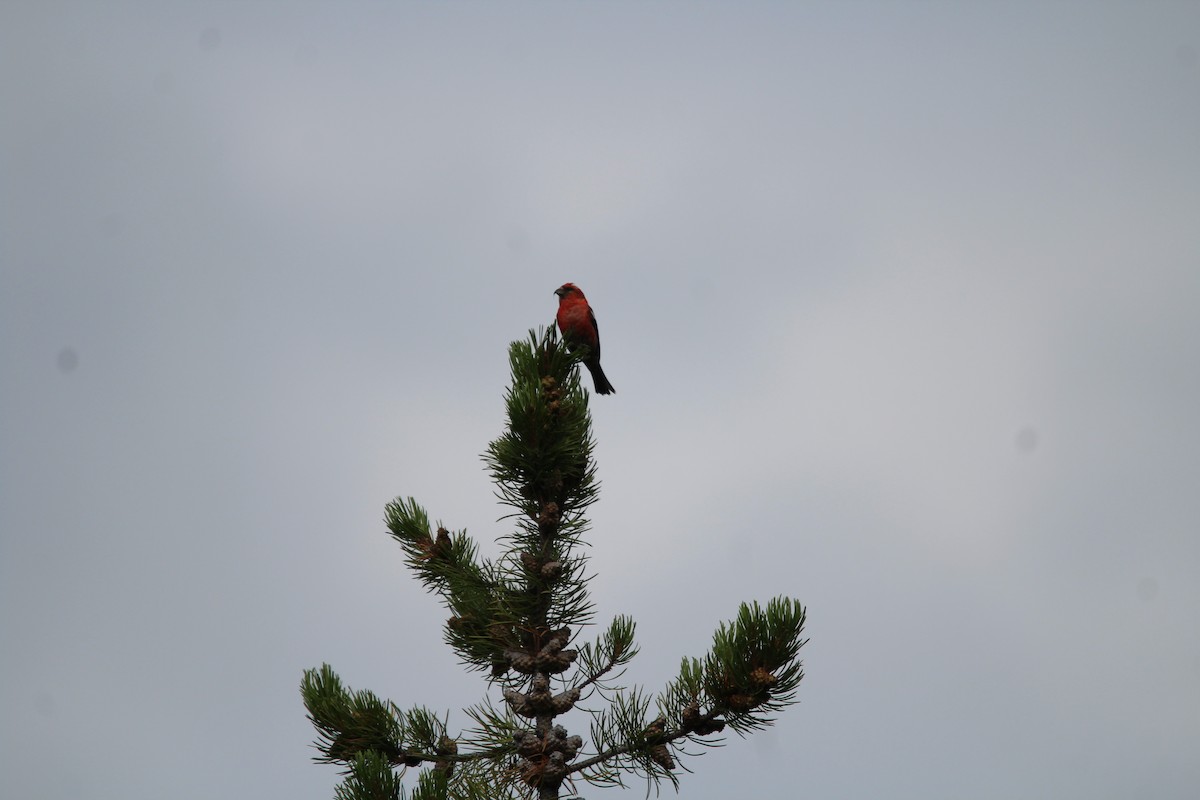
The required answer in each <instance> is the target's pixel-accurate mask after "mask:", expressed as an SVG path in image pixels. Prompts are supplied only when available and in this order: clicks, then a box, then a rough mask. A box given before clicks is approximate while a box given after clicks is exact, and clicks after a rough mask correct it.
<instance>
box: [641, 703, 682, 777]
mask: <svg viewBox="0 0 1200 800" xmlns="http://www.w3.org/2000/svg"><path fill="white" fill-rule="evenodd" d="M666 730H667V718H666V717H662V716H660V717H659V718H658V719H656V720H654V721H653V722H651V723H650V724H649V725H647V726H646V730H644V731H642V735H644V736H645V737H646V741H647V742H648V743H649V744H650V749H649V750H648V751H647V752H648V753H649V754H650V759H651V760H652V761H653V762H654V763H655V764H658V765H659V766H660V767H662V768H663V769H666V770H672V769H675V759H674V758H673V757H672V756H671V749H670V748H669V747H667V743H666V742H664V741H662V735H663V734H664V733H665V732H666Z"/></svg>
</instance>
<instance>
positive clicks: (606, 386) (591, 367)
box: [586, 362, 617, 394]
mask: <svg viewBox="0 0 1200 800" xmlns="http://www.w3.org/2000/svg"><path fill="white" fill-rule="evenodd" d="M586 366H587V368H588V372H590V373H592V383H594V384H595V385H596V394H616V393H617V390H616V389H614V388H613V385H612V384H611V383H609V382H608V378H606V377H605V376H604V370H602V369H601V368H600V362H596V363H595V364H590V363H589V364H586Z"/></svg>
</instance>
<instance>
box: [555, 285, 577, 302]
mask: <svg viewBox="0 0 1200 800" xmlns="http://www.w3.org/2000/svg"><path fill="white" fill-rule="evenodd" d="M554 293H555V294H556V295H558V297H559V299H563V298H566V297H569V296H572V295H575V296H578V297H583V292H581V291H579V287H578V286H576V285H575V284H573V283H564V284H563V285H562V286H560V287H558V288H557V289H555V290H554Z"/></svg>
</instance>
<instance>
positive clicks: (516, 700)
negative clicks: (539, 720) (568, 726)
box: [504, 675, 579, 718]
mask: <svg viewBox="0 0 1200 800" xmlns="http://www.w3.org/2000/svg"><path fill="white" fill-rule="evenodd" d="M504 699H505V700H506V701H507V702H508V707H509V708H511V709H512V710H513V713H514V714H519V715H520V716H522V717H529V718H533V717H537V716H540V715H544V714H552V715H555V716H557V715H559V714H565V713H566V712H568V711H570V710H571V709H572V708H573V707H574V706H575V703H576V702H577V701H578V700H579V687H578V686H576V687H575V688H573V689H568V690H567V691H565V692H560V693H559V694H551V693H550V679H549V678H547V677H546V676H545V675H535V676H534V678H533V681H532V686H531V688H530V690H529V691H528V692H518V691H516V690H515V689H505V690H504Z"/></svg>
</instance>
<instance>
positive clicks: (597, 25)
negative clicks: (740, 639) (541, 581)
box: [0, 0, 1200, 800]
mask: <svg viewBox="0 0 1200 800" xmlns="http://www.w3.org/2000/svg"><path fill="white" fill-rule="evenodd" d="M0 107H2V108H3V112H2V114H0V642H2V645H0V647H2V656H0V658H2V663H3V681H0V775H2V776H3V777H2V778H0V783H2V784H3V794H4V796H5V797H10V798H14V799H17V798H20V799H21V800H24V798H30V799H33V798H37V799H38V800H105V799H107V798H122V800H159V799H160V798H172V800H177V799H178V800H191V799H192V798H195V799H196V800H202V799H203V800H208V798H214V797H288V798H295V799H296V800H327V798H331V797H332V790H333V786H334V784H335V783H336V782H337V780H338V775H337V771H336V769H335V768H333V767H328V766H318V765H314V764H312V763H311V761H310V759H311V756H312V755H313V752H314V751H313V750H312V749H311V748H310V747H309V743H310V742H311V741H312V739H313V731H312V728H311V726H310V725H309V723H308V722H307V721H306V719H305V717H304V710H303V707H302V705H301V703H300V698H299V693H298V689H297V686H298V683H299V679H300V675H301V672H302V670H303V669H304V668H307V667H313V666H317V665H319V664H321V663H322V662H326V661H327V662H329V663H330V664H332V665H333V666H334V668H335V669H336V670H337V671H338V672H339V673H340V674H341V675H342V677H343V678H344V679H345V680H346V681H347V682H348V683H349V684H350V685H351V686H353V687H355V688H370V689H373V690H374V691H376V692H378V693H380V694H381V695H384V696H387V697H390V698H392V699H393V700H395V701H396V702H398V703H400V704H401V705H409V704H413V703H422V704H425V705H427V706H429V707H431V708H433V709H437V710H454V709H458V708H460V707H461V706H463V705H466V704H469V703H472V702H475V701H476V700H478V699H479V698H480V696H481V693H482V692H483V690H484V685H483V684H482V682H481V681H480V680H479V679H478V677H477V676H473V675H466V674H464V673H462V672H461V671H460V670H459V669H458V667H457V665H456V661H455V658H454V655H453V654H452V653H451V652H450V651H449V650H448V649H447V648H446V647H445V646H444V645H443V644H442V642H441V632H440V631H441V625H442V623H443V622H444V618H445V614H444V612H443V611H442V610H441V608H440V607H439V606H438V604H437V602H436V601H435V599H434V598H432V597H431V596H429V595H426V594H425V593H423V592H422V590H421V588H420V587H419V585H418V584H417V583H416V582H415V581H414V580H413V579H411V577H410V576H409V575H408V574H407V573H406V572H405V571H404V569H403V567H402V564H401V561H402V559H401V553H400V550H399V547H398V546H397V545H396V544H395V543H394V542H393V541H391V540H390V539H389V538H388V537H387V536H386V535H385V534H384V528H383V525H382V522H381V519H382V514H383V506H384V504H385V503H386V502H387V501H389V500H390V499H392V498H393V497H395V496H397V495H412V496H414V497H416V498H417V499H418V500H419V501H420V502H421V503H422V504H424V505H425V506H426V508H428V509H429V511H430V513H431V514H432V515H433V516H434V517H435V518H440V519H441V520H443V521H444V522H445V523H446V524H447V525H448V526H450V527H454V528H462V527H466V528H467V529H468V530H469V531H470V532H471V533H472V534H473V535H475V536H477V537H478V538H479V539H480V540H481V541H483V542H484V549H485V552H487V553H493V554H494V553H495V552H497V550H496V548H495V547H494V545H493V544H492V540H493V539H494V538H495V537H496V536H498V535H500V534H501V533H503V532H504V530H505V526H504V524H503V523H501V522H497V518H498V517H500V516H501V514H503V513H504V510H503V509H502V508H501V507H499V506H498V505H497V504H496V503H495V500H494V498H493V496H492V493H491V486H490V484H489V482H488V479H487V476H486V474H485V473H484V470H483V465H482V463H481V461H480V458H479V456H480V454H481V453H482V452H483V450H484V448H485V447H486V445H487V443H488V441H490V440H491V439H493V438H494V437H495V436H496V435H498V434H499V433H500V430H501V424H502V406H501V395H502V392H503V390H504V387H505V385H506V381H507V378H508V375H507V365H506V348H507V345H508V342H509V341H511V340H513V339H517V338H521V337H523V336H524V335H525V333H526V331H527V330H528V329H529V328H532V327H536V326H540V325H545V324H546V323H548V322H549V321H550V320H551V319H552V316H553V313H554V308H555V298H554V296H553V295H552V291H553V290H554V289H555V288H556V287H557V286H558V285H560V284H561V283H563V282H564V281H568V280H570V281H574V282H576V283H578V284H579V285H580V286H581V287H582V288H583V289H584V291H585V292H587V294H588V296H589V298H590V299H591V301H592V303H593V305H594V307H595V309H596V313H597V315H598V317H599V320H600V326H601V332H602V335H603V342H604V366H605V369H606V371H607V373H608V376H609V377H610V379H611V380H612V381H613V383H614V384H615V386H616V387H617V392H618V393H617V394H616V395H614V396H612V397H603V398H596V399H595V400H594V402H593V410H594V415H595V432H596V438H597V440H598V451H597V457H598V462H599V469H600V476H601V479H602V482H603V491H602V494H601V500H600V502H599V503H598V504H597V505H596V506H595V507H594V514H593V522H594V532H593V535H592V541H593V543H594V549H593V562H592V563H593V567H594V570H595V572H596V573H597V575H598V577H597V578H596V580H595V582H594V589H595V594H594V597H595V600H596V603H597V606H598V613H599V617H600V619H601V620H607V619H608V618H609V617H611V616H612V615H614V614H617V613H627V614H630V615H632V616H634V617H635V618H636V619H637V620H638V622H639V639H640V644H641V647H642V651H643V652H642V655H641V656H640V657H639V658H638V659H637V660H636V661H635V662H634V664H633V667H632V669H631V670H630V671H629V673H628V676H627V677H628V679H629V681H630V682H633V683H638V684H641V685H643V686H645V687H647V688H648V689H651V690H654V689H657V688H658V687H661V686H662V684H663V683H664V682H665V681H666V680H668V679H669V678H670V677H672V676H673V675H674V674H675V671H676V670H677V668H678V663H679V659H680V657H681V656H683V655H701V654H702V653H703V652H704V651H705V650H706V649H707V647H708V644H709V642H710V638H711V635H712V631H713V628H714V627H715V626H716V624H717V622H719V621H720V620H724V619H728V618H729V617H731V616H732V615H733V614H734V613H735V611H736V609H737V606H738V603H740V602H742V601H745V600H751V599H758V600H766V599H768V598H770V597H772V596H774V595H779V594H785V595H789V596H792V597H796V598H798V599H800V600H801V601H802V602H803V603H805V604H806V605H807V607H808V611H809V630H808V632H809V635H810V636H811V643H810V644H809V645H808V646H807V647H806V648H805V651H804V655H805V666H806V671H807V677H806V678H805V680H804V682H803V684H802V686H801V689H800V699H801V703H800V704H799V705H798V706H795V707H793V708H792V709H789V710H788V711H787V712H785V714H784V715H783V716H782V717H781V718H780V720H779V723H778V724H777V726H776V727H775V728H774V729H772V730H771V731H769V732H766V733H762V734H758V735H756V736H754V737H752V738H751V739H747V740H740V739H737V738H736V737H735V738H734V739H733V740H731V741H730V742H729V745H728V746H727V747H726V748H724V749H723V750H718V751H715V752H711V753H708V754H706V755H705V756H703V757H702V758H699V759H695V760H693V761H691V762H689V766H690V767H691V768H692V769H694V770H695V774H694V775H685V776H684V777H683V795H682V796H684V797H688V798H724V797H731V796H736V795H738V794H743V793H745V792H750V793H752V794H754V795H756V796H762V797H779V796H785V795H787V796H790V795H793V794H794V795H796V796H802V797H807V798H815V799H820V800H824V799H825V798H848V799H854V798H864V797H880V798H922V800H928V799H929V798H1006V799H1008V798H1089V800H1092V799H1094V798H1114V800H1115V799H1117V798H1122V799H1123V798H1130V797H1151V798H1160V799H1161V798H1186V797H1193V796H1194V792H1195V790H1196V787H1197V786H1198V785H1200V760H1197V758H1196V751H1197V743H1198V742H1200V530H1198V523H1197V520H1200V457H1198V456H1197V451H1198V449H1200V420H1198V418H1197V409H1200V313H1198V311H1197V308H1198V307H1200V5H1197V4H1195V3H1189V2H1181V3H1153V2H1143V3H1132V2H1130V3H1119V4H1105V3H1101V2H1088V3H1068V2H1061V3H1054V4H1045V3H1014V2H1004V3H950V2H946V3H937V2H913V3H901V2H888V3H882V2H881V3H869V2H855V3H832V2H831V3H750V2H744V3H737V4H734V3H714V2H696V3H678V2H661V3H632V2H629V3H623V2H613V3H578V2H571V3H565V2H564V3H551V2H540V3H400V2H397V3H377V2H348V3H336V4H335V3H327V4H326V3H284V2H247V3H238V4H234V3H218V2H192V3H173V4H166V3H152V2H145V3H128V2H115V1H114V2H103V3H101V2H94V3H93V2H79V3H61V2H23V1H21V0H7V1H6V2H4V3H3V4H0ZM463 721H464V718H463V717H462V715H461V714H458V713H457V712H454V713H452V715H451V723H452V725H454V724H459V725H461V724H463ZM565 722H566V724H567V725H568V727H571V728H572V729H573V730H575V731H578V732H581V733H586V719H585V718H583V717H582V716H581V715H572V716H569V717H567V718H566V720H565ZM747 787H750V788H747ZM643 793H644V787H643V786H642V785H641V784H639V783H638V782H636V781H635V782H634V783H633V784H632V785H631V788H630V789H629V790H628V792H624V793H622V792H620V791H610V792H603V791H599V790H587V791H585V794H587V795H588V796H589V797H601V796H613V797H623V796H628V797H631V798H636V797H642V796H643Z"/></svg>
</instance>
